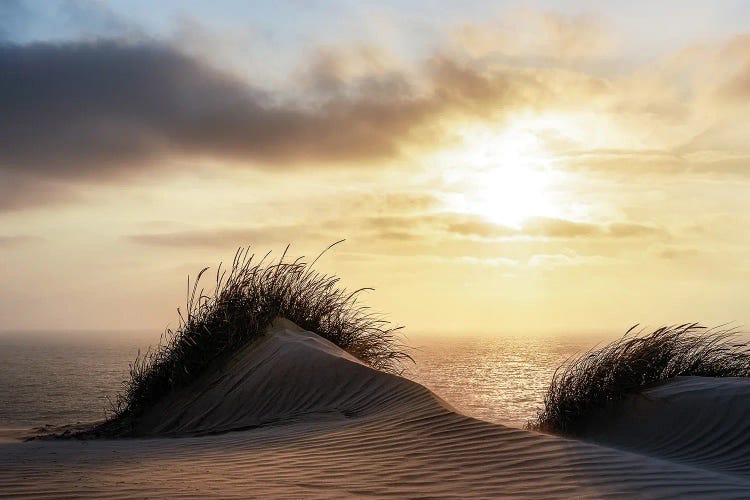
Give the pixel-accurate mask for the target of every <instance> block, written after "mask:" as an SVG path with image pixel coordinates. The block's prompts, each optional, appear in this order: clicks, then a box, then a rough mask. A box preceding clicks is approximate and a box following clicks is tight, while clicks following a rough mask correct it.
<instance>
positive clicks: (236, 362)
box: [0, 322, 750, 498]
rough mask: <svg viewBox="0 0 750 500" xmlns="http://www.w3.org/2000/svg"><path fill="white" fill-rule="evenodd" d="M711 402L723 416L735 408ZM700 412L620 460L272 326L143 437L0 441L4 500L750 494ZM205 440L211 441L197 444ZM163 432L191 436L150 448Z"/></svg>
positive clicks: (623, 430)
mask: <svg viewBox="0 0 750 500" xmlns="http://www.w3.org/2000/svg"><path fill="white" fill-rule="evenodd" d="M723 383H726V385H725V386H724V389H721V390H726V394H727V395H729V394H730V393H731V392H732V391H733V388H732V387H733V386H732V385H731V384H733V383H734V382H733V381H731V380H730V381H721V383H720V382H717V381H715V380H703V381H695V380H693V379H687V380H678V381H676V382H675V383H674V384H671V385H666V386H663V388H661V389H660V388H656V389H654V390H655V391H657V393H658V394H661V393H659V392H658V391H659V390H661V391H667V393H668V395H667V396H668V397H666V399H665V401H666V403H664V404H665V405H666V406H669V404H670V403H669V401H671V400H670V399H669V398H673V400H675V401H688V399H681V398H682V397H683V396H685V397H688V396H689V397H693V396H695V398H698V399H699V398H700V397H702V396H701V394H703V395H704V396H705V395H706V393H711V390H710V386H711V385H712V384H716V385H717V386H721V385H722V384H723ZM691 384H692V388H691ZM696 387H698V390H697V392H696V390H695V388H696ZM701 387H703V389H706V390H705V391H704V390H703V389H701ZM742 390H744V389H742ZM680 394H682V395H683V396H679V395H680ZM691 394H692V395H691ZM713 397H714V398H718V399H713V400H711V401H712V402H713V404H715V405H725V404H726V405H727V408H726V409H725V410H724V411H725V413H727V415H728V414H729V413H731V412H732V411H736V412H737V413H738V414H741V413H742V412H743V410H742V408H743V407H739V409H734V408H735V406H733V405H734V404H735V403H736V401H734V400H731V398H729V399H722V398H723V396H716V395H714V396H713ZM698 399H696V401H697V400H698ZM659 404H661V403H659ZM680 404H682V403H680ZM685 404H687V403H685ZM709 404H711V402H709ZM683 413H684V410H683ZM709 413H710V412H706V413H705V415H703V414H702V415H703V416H701V417H700V419H702V420H701V422H702V425H701V423H700V422H699V423H696V424H695V425H696V427H695V429H693V432H695V431H702V432H703V433H704V436H703V437H698V438H696V439H695V440H693V442H692V444H689V445H687V446H688V448H689V450H688V451H686V452H685V454H686V456H683V454H682V452H681V451H680V450H682V449H683V448H681V446H682V445H683V443H684V442H686V440H685V439H680V438H679V436H678V435H677V434H676V433H674V432H673V433H672V436H673V437H672V438H671V439H665V440H664V441H663V442H661V443H660V444H659V446H654V447H650V446H645V445H644V443H645V442H647V441H648V439H649V436H650V435H649V434H647V433H644V434H642V436H641V435H640V434H638V433H637V432H635V431H636V430H634V429H633V428H632V427H628V425H629V424H628V422H629V421H628V420H627V418H624V419H623V420H622V421H621V422H619V423H617V422H616V423H615V424H614V426H613V427H610V428H605V427H602V428H600V429H599V430H598V432H599V433H598V434H596V437H597V439H600V440H604V439H605V436H609V437H608V438H607V439H609V441H611V442H612V443H615V444H616V445H617V446H620V447H621V446H622V441H623V440H618V439H613V438H612V436H620V437H622V436H627V435H633V436H636V437H634V439H635V440H634V441H633V442H632V448H633V449H632V450H631V451H628V450H623V449H619V448H615V447H609V446H604V445H601V444H593V443H587V442H582V441H575V440H569V439H563V438H559V437H554V436H548V435H543V434H538V433H534V432H528V431H524V430H520V429H513V428H509V427H505V426H502V425H496V424H491V423H487V422H482V421H479V420H475V419H472V418H469V417H466V416H463V415H460V414H458V413H456V412H454V411H453V410H451V408H450V407H449V406H448V405H446V404H444V403H443V402H442V401H441V400H440V398H438V397H437V396H435V395H434V394H432V393H431V392H430V391H429V390H427V389H425V388H424V387H422V386H419V385H418V384H415V383H413V382H410V381H407V380H404V379H402V378H399V377H395V376H392V375H386V374H382V373H379V372H375V371H374V370H371V369H370V368H368V367H366V366H364V365H362V364H360V363H358V362H357V361H356V360H354V359H352V358H351V357H350V356H348V355H347V354H345V353H343V352H342V351H341V350H340V349H338V348H337V347H335V346H333V345H332V344H330V343H328V342H326V341H325V340H323V339H321V338H319V337H317V336H316V335H314V334H311V333H309V332H302V331H300V330H299V329H298V328H296V327H295V326H294V325H291V324H289V323H288V322H280V323H277V324H276V325H275V328H274V329H273V331H271V332H270V333H269V335H268V338H267V339H265V340H263V341H262V343H260V344H258V345H255V346H251V347H249V348H247V349H245V350H243V351H242V352H241V353H238V355H237V356H235V357H234V358H233V359H232V360H230V361H229V362H227V364H226V365H225V366H223V367H221V368H220V369H217V370H216V371H214V372H211V373H209V374H207V375H206V377H204V378H203V379H202V380H200V381H199V382H198V383H197V384H196V385H195V386H194V387H192V388H190V390H185V391H182V392H180V393H179V394H175V395H173V396H172V397H170V398H169V401H165V402H163V403H162V404H161V405H159V407H158V408H155V409H154V410H153V412H151V413H150V414H149V415H148V416H147V419H146V420H144V423H143V424H142V427H141V428H140V429H139V430H140V432H141V433H143V434H144V435H148V436H152V437H150V438H139V439H122V440H91V441H32V442H27V443H21V442H15V443H0V495H18V496H50V497H55V498H66V497H87V496H88V497H102V496H106V497H108V498H126V497H134V496H135V497H142V496H169V497H191V496H217V497H269V496H273V497H319V498H331V497H351V496H376V497H385V496H397V497H497V496H531V497H540V496H543V497H566V498H569V497H572V496H575V497H596V498H600V497H632V496H641V497H670V496H673V497H676V496H686V495H692V496H703V497H707V498H718V497H721V498H747V497H749V496H750V479H749V478H748V477H747V474H746V473H745V472H746V469H745V468H744V465H743V464H744V462H743V460H742V457H743V454H744V455H747V453H744V450H745V449H746V446H744V441H741V442H740V444H739V445H738V442H737V441H736V440H733V439H732V438H731V436H727V439H724V438H723V437H722V436H724V435H725V434H726V433H727V432H734V431H729V430H728V429H726V428H725V425H727V424H729V423H730V421H729V420H728V419H727V418H728V417H727V416H726V415H725V416H724V417H719V418H718V420H710V415H709ZM664 414H668V415H670V416H671V417H674V418H676V420H673V422H674V425H675V426H679V425H680V424H681V423H682V422H685V421H686V420H687V419H688V418H689V416H685V415H684V414H683V415H680V412H679V411H677V413H676V414H675V415H672V414H669V413H661V410H660V409H659V408H656V409H655V410H654V418H661V415H664ZM634 415H635V414H634ZM740 416H741V415H740ZM677 417H679V418H677ZM722 419H724V420H722ZM738 419H739V417H738ZM690 425H692V424H690ZM232 429H245V430H240V431H237V432H227V431H230V430H232ZM743 429H744V427H743ZM654 432H656V431H654ZM211 433H221V434H217V435H202V436H198V435H200V434H211ZM162 434H166V435H181V436H189V437H180V438H174V437H154V436H160V435H162ZM638 436H641V437H638ZM711 436H715V437H716V438H717V439H718V441H716V440H712V439H711ZM592 438H593V436H592ZM638 439H642V441H643V442H641V441H638ZM670 443H671V444H670ZM735 445H737V446H735ZM722 451H723V452H722ZM730 455H731V456H733V457H734V458H732V459H731V460H729V461H728V462H727V461H725V460H724V459H725V458H726V457H727V456H730ZM687 456H692V457H701V458H700V459H699V460H696V461H690V460H688V459H687V458H686V457H687Z"/></svg>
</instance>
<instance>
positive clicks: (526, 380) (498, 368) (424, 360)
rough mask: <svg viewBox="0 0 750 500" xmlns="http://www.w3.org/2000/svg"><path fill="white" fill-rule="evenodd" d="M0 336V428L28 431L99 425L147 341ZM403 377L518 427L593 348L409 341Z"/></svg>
mask: <svg viewBox="0 0 750 500" xmlns="http://www.w3.org/2000/svg"><path fill="white" fill-rule="evenodd" d="M63 338H64V336H63V335H55V339H56V340H55V341H53V342H50V341H49V340H43V339H39V338H35V339H19V338H7V337H0V427H2V428H25V427H31V426H38V425H44V424H55V425H59V424H67V423H73V422H78V421H81V422H84V421H92V420H98V419H101V418H102V417H103V416H104V415H105V409H106V408H107V397H108V396H112V395H114V394H115V393H116V392H117V391H118V389H119V387H120V384H121V382H122V381H123V380H124V379H125V378H126V376H127V372H128V364H129V363H130V362H131V361H132V360H133V358H134V357H135V355H136V353H137V352H138V348H139V347H145V346H146V345H147V344H148V341H145V340H143V339H140V340H139V341H135V340H132V339H131V340H128V339H127V337H124V338H122V337H121V338H117V339H108V340H106V341H103V340H101V339H99V340H97V341H96V342H92V341H91V340H82V339H80V338H78V339H75V338H68V340H61V339H63ZM410 344H411V345H414V346H415V347H418V350H416V351H415V352H414V358H415V360H416V364H415V365H413V366H411V367H410V368H409V371H408V373H407V376H408V377H409V378H412V379H413V380H416V381H418V382H420V383H422V384H424V385H426V386H428V387H429V388H431V389H432V390H433V391H434V392H436V393H437V394H439V395H440V396H441V397H442V398H443V399H445V400H447V401H448V402H449V403H451V404H452V405H453V406H455V407H456V408H457V409H459V410H461V411H462V412H463V413H465V414H467V415H471V416H474V417H477V418H481V419H483V420H489V421H493V422H499V423H505V424H510V425H515V426H521V425H523V424H524V423H525V422H526V421H527V420H528V419H529V418H531V417H533V416H534V414H535V411H536V409H537V408H538V407H539V406H540V405H541V404H542V397H543V394H544V391H545V389H546V386H547V384H548V383H549V380H550V378H551V376H552V373H553V372H554V370H555V368H556V367H557V366H558V365H559V364H560V362H562V361H563V360H565V359H566V358H567V357H569V356H570V355H572V354H575V353H576V352H581V351H583V350H585V349H587V348H589V347H590V346H591V343H590V342H589V343H583V342H581V341H577V342H576V341H565V340H550V339H544V340H541V339H507V338H462V339H440V340H434V339H433V340H430V341H429V342H427V341H426V340H425V338H424V337H420V338H417V339H412V340H411V341H410Z"/></svg>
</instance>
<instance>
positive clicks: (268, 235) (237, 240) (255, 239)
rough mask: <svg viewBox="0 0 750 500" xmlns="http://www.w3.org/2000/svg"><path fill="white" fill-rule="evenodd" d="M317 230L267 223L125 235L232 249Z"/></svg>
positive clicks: (145, 241) (144, 241) (152, 242)
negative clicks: (250, 225) (262, 225)
mask: <svg viewBox="0 0 750 500" xmlns="http://www.w3.org/2000/svg"><path fill="white" fill-rule="evenodd" d="M315 236H316V232H315V231H311V230H310V229H309V228H307V227H304V226H296V225H289V226H268V227H246V228H220V229H197V230H195V229H191V230H185V231H174V232H166V233H143V234H134V235H130V236H127V237H126V238H127V239H128V240H130V241H131V242H133V243H138V244H140V245H147V246H155V247H177V248H196V247H208V248H234V247H237V246H239V245H248V244H253V245H255V244H259V243H290V242H291V240H292V239H295V240H299V239H300V238H302V237H306V238H310V237H315Z"/></svg>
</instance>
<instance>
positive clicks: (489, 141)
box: [445, 124, 563, 227]
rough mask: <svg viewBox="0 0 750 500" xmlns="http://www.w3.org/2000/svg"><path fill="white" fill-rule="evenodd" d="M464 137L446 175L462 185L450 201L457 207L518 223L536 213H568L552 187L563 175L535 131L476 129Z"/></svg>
mask: <svg viewBox="0 0 750 500" xmlns="http://www.w3.org/2000/svg"><path fill="white" fill-rule="evenodd" d="M462 136H463V141H462V142H463V144H462V147H461V148H460V149H457V150H453V151H451V152H450V153H448V157H447V158H448V163H447V164H446V165H447V167H448V168H447V169H446V173H445V179H446V181H447V182H448V183H449V184H451V185H453V186H456V188H457V192H456V193H455V194H454V195H453V196H451V197H450V198H449V200H448V202H449V208H450V209H451V210H455V211H459V212H465V213H472V214H476V215H480V216H482V217H484V218H486V219H487V220H490V221H493V222H496V223H498V224H503V225H508V226H513V227H519V226H520V225H521V224H522V223H523V222H524V220H526V219H528V218H530V217H535V216H547V217H559V216H561V215H562V213H561V212H562V211H563V207H562V204H561V203H560V202H559V201H557V200H556V199H555V196H554V195H553V191H552V188H553V184H554V182H555V180H556V177H558V176H559V175H560V173H559V172H557V171H556V169H555V168H554V165H553V163H554V158H553V157H552V155H551V154H550V153H549V152H548V151H546V149H545V147H544V144H543V141H542V140H541V139H539V137H538V135H537V134H536V133H534V130H533V129H531V128H529V127H528V126H527V125H521V124H516V125H514V126H511V127H508V128H506V129H505V130H502V131H491V130H487V129H483V130H477V129H474V128H472V129H467V130H466V131H464V132H463V133H462Z"/></svg>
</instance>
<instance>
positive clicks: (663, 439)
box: [585, 377, 750, 479]
mask: <svg viewBox="0 0 750 500" xmlns="http://www.w3.org/2000/svg"><path fill="white" fill-rule="evenodd" d="M748 416H750V379H747V378H704V377H677V378H675V379H674V380H671V381H670V382H668V383H666V384H661V385H658V386H655V387H652V388H650V389H648V390H646V391H643V393H642V394H638V395H635V396H632V397H630V398H629V399H627V400H626V401H624V402H623V403H621V404H619V405H618V406H617V407H615V408H613V409H611V410H609V411H607V412H605V413H603V414H602V415H600V416H597V417H596V418H595V419H592V423H591V424H589V425H588V426H587V432H586V436H585V437H586V438H587V439H591V440H594V441H597V442H600V443H604V444H609V445H613V446H617V447H621V448H624V449H629V450H633V451H637V452H639V453H644V454H648V455H651V456H656V457H661V458H666V459H669V460H671V461H674V462H679V463H684V464H689V465H693V466H696V467H701V468H704V469H709V470H715V471H719V472H725V473H731V474H734V475H737V476H742V477H746V478H748V479H750V420H748Z"/></svg>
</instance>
